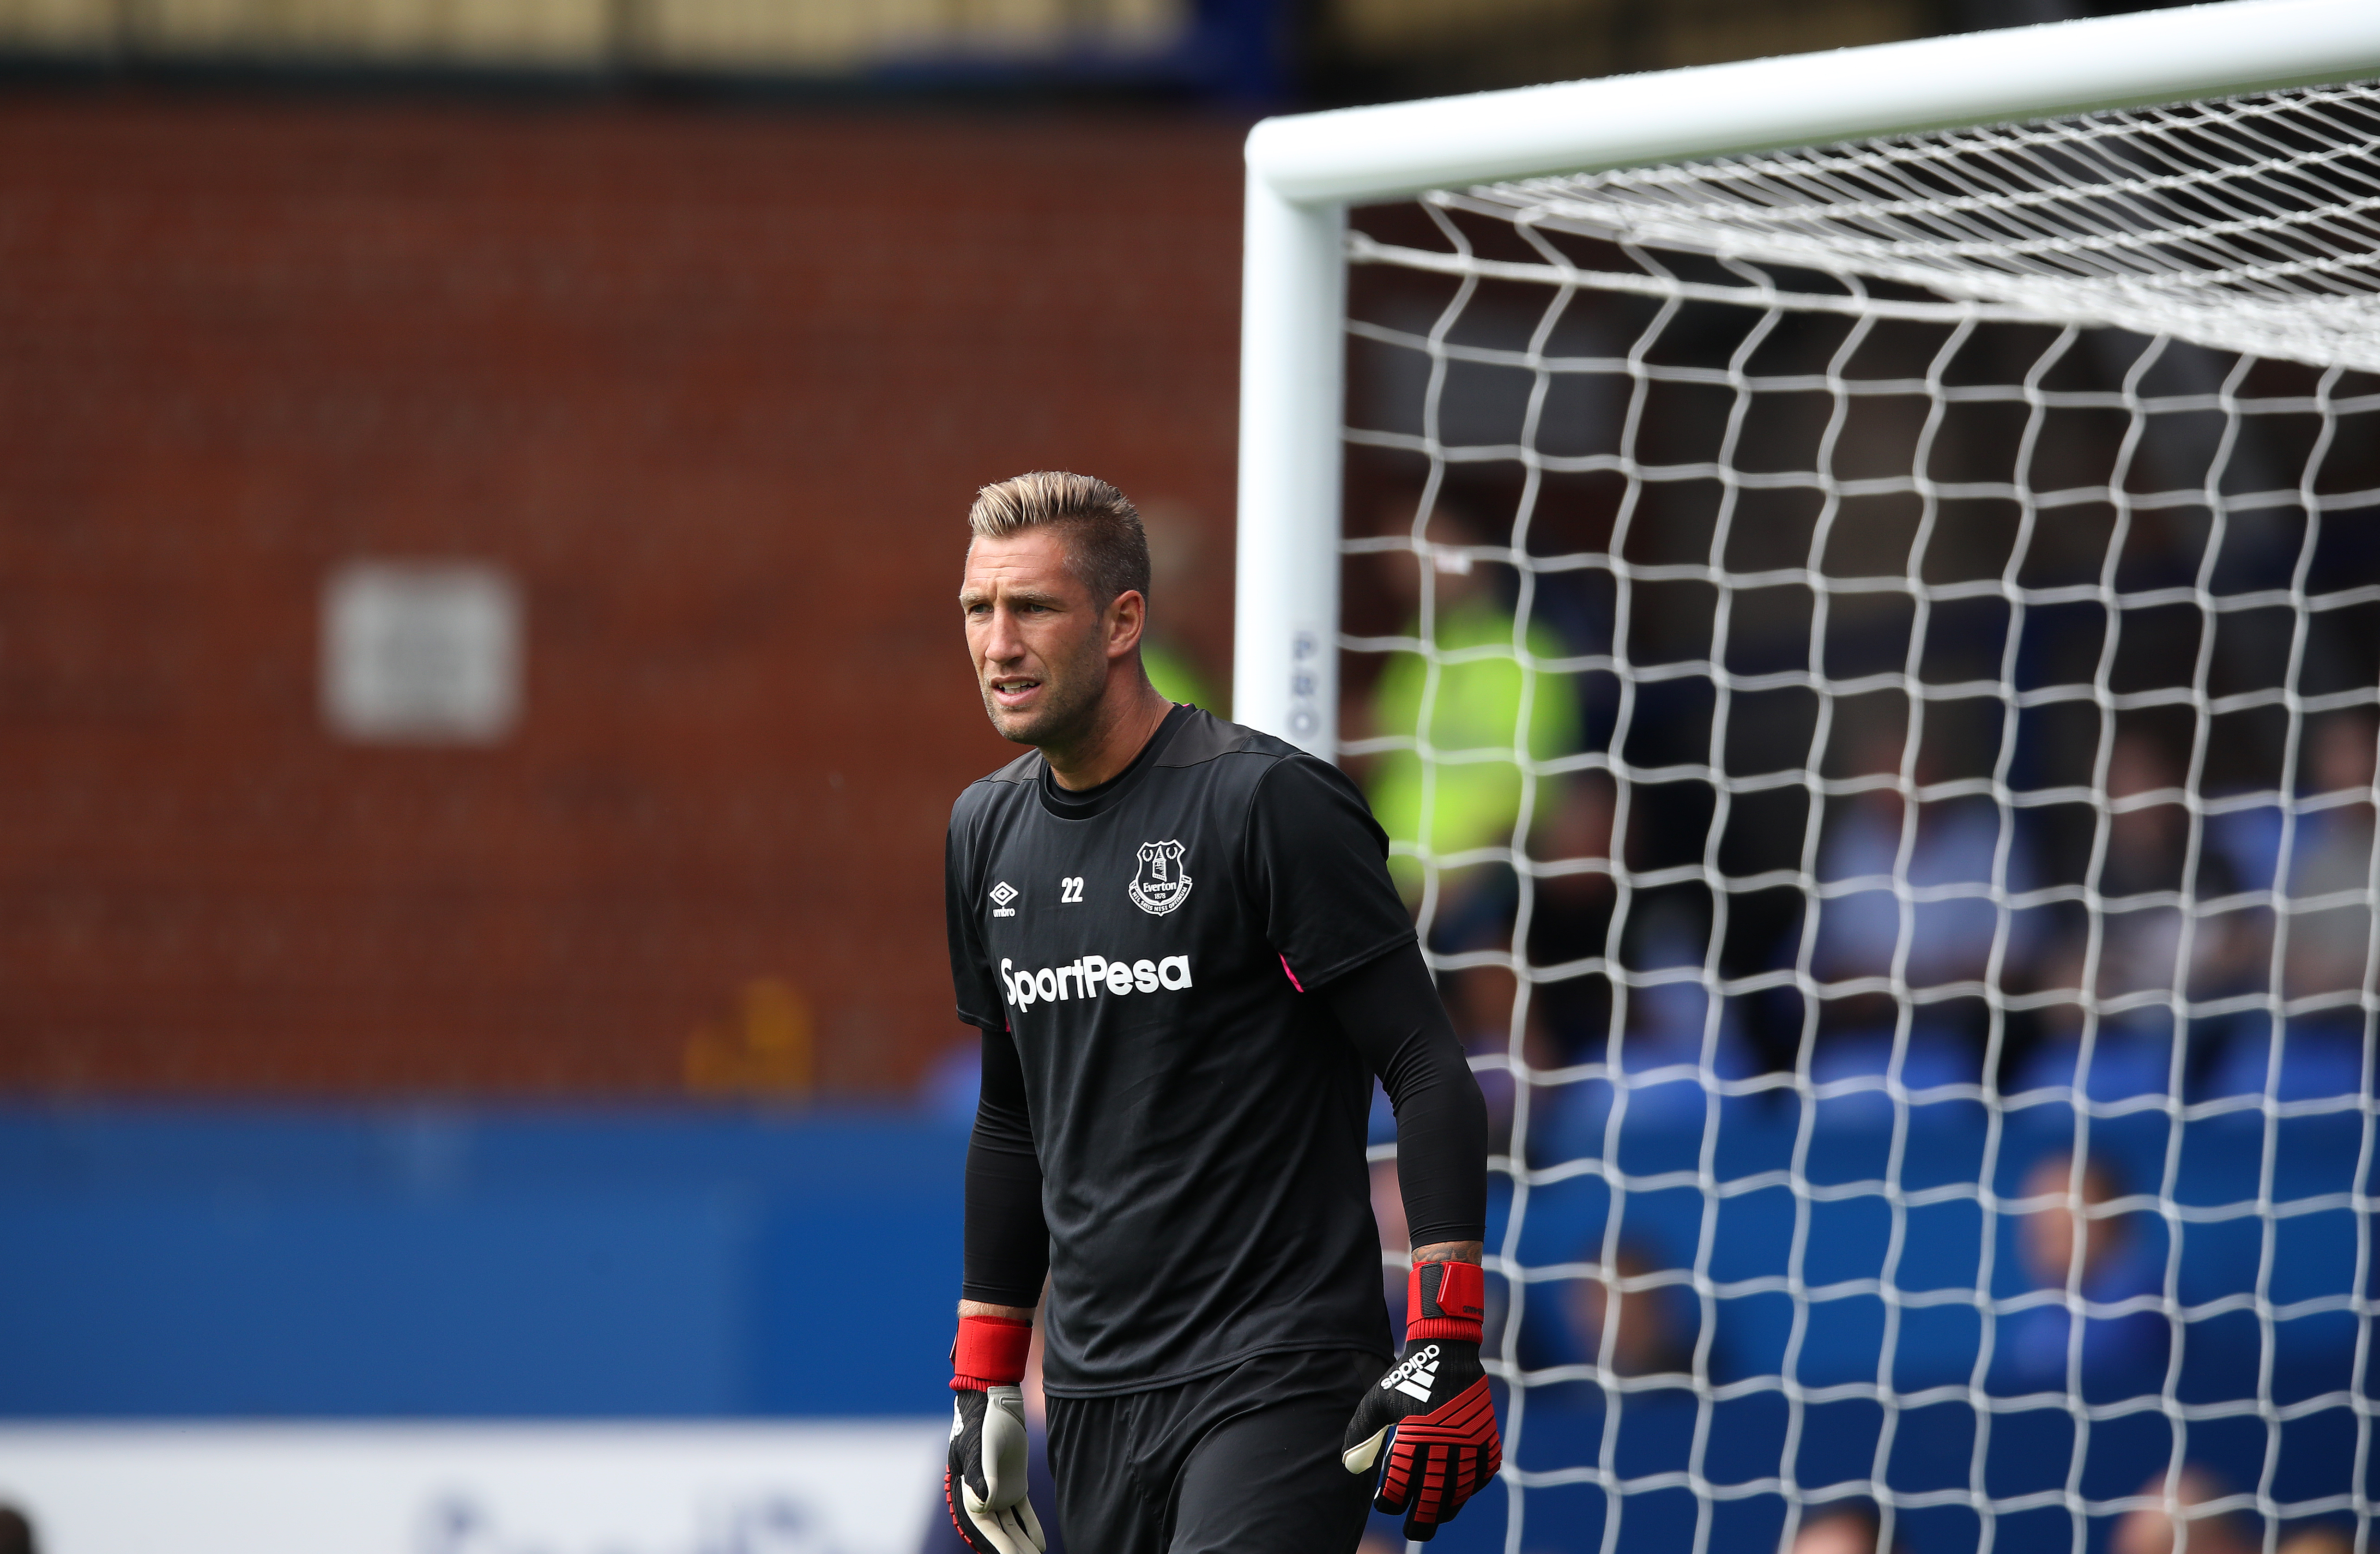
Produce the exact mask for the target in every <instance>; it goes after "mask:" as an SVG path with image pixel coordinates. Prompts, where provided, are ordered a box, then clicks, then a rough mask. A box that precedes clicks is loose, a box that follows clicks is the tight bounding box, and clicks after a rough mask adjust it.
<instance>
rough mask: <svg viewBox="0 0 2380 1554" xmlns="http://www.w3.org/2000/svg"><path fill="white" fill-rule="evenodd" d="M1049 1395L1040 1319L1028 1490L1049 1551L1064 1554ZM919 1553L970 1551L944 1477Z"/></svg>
mask: <svg viewBox="0 0 2380 1554" xmlns="http://www.w3.org/2000/svg"><path fill="white" fill-rule="evenodd" d="M1048 1418H1049V1397H1048V1395H1047V1394H1046V1393H1044V1392H1043V1391H1042V1390H1041V1322H1040V1319H1039V1318H1038V1317H1036V1318H1035V1319H1034V1323H1033V1347H1032V1348H1031V1349H1030V1350H1028V1351H1027V1352H1026V1356H1025V1433H1026V1440H1027V1442H1028V1443H1029V1445H1030V1446H1031V1449H1032V1452H1033V1455H1032V1458H1031V1460H1030V1462H1029V1463H1028V1465H1027V1468H1026V1485H1027V1487H1026V1494H1027V1495H1028V1496H1029V1497H1030V1498H1031V1499H1032V1501H1033V1514H1034V1515H1036V1516H1038V1517H1039V1518H1040V1519H1041V1531H1042V1532H1043V1533H1044V1534H1045V1535H1047V1536H1048V1537H1049V1539H1050V1547H1049V1550H1048V1554H1064V1551H1065V1547H1066V1540H1065V1536H1064V1535H1063V1534H1062V1533H1060V1532H1059V1530H1058V1488H1057V1481H1056V1480H1055V1479H1053V1478H1051V1477H1050V1431H1049V1427H1048V1424H1047V1420H1048ZM918 1547H919V1554H970V1551H969V1549H968V1548H967V1542H966V1539H965V1538H963V1537H961V1536H959V1530H958V1527H957V1526H956V1524H953V1522H952V1521H951V1514H950V1507H949V1506H948V1505H946V1504H945V1503H943V1499H942V1481H941V1477H940V1476H939V1475H937V1476H936V1478H935V1480H934V1511H933V1514H932V1515H931V1516H929V1517H928V1518H927V1521H926V1541H925V1542H924V1543H923V1544H921V1545H919V1546H918Z"/></svg>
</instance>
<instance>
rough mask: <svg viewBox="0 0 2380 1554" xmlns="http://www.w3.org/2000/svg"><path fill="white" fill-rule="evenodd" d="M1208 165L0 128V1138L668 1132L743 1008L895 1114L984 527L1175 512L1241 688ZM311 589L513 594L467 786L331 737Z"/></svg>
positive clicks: (1167, 602)
mask: <svg viewBox="0 0 2380 1554" xmlns="http://www.w3.org/2000/svg"><path fill="white" fill-rule="evenodd" d="M1241 132H1242V131H1241V128H1240V127H1238V126H1236V125H1233V124H1228V123H1222V122H1211V121H1188V120H1165V119H1153V118H1142V117H1116V118H1099V119H1084V118H1035V117H1030V116H985V115H977V116H961V115H952V116H926V115H919V116H907V117H904V116H896V115H864V114H856V113H855V114H850V115H828V114H823V113H821V114H816V115H808V114H793V113H757V112H756V113H747V114H736V113H705V112H693V111H674V110H666V109H659V108H638V107H632V106H624V105H577V106H542V107H521V108H506V107H503V106H489V105H477V106H453V105H438V104H427V103H390V102H382V103H360V104H356V103H348V104H342V103H330V102H318V103H269V102H268V103H255V102H243V101H239V100H236V99H205V98H200V99H192V100H175V99H171V98H163V99H160V98H147V97H139V96H132V97H114V96H109V95H105V94H91V95H85V96H78V95H74V94H61V95H58V96H55V97H41V96H34V97H19V98H18V99H16V100H14V101H11V102H7V103H5V104H0V747H4V748H5V751H6V760H5V767H0V773H5V774H0V795H5V799H0V1089H5V1090H7V1091H13V1092H15V1093H18V1094H23V1093H27V1092H33V1093H44V1094H70V1093H91V1092H111V1093H138V1092H158V1091H181V1092H189V1091H206V1092H218V1093H221V1092H267V1093H273V1092H277V1093H297V1094H337V1093H359V1092H379V1093H388V1092H413V1091H429V1092H442V1091H443V1092H530V1091H543V1092H577V1093H592V1092H610V1093H634V1092H648V1093H653V1092H666V1091H670V1090H674V1089H675V1088H677V1087H678V1086H679V1085H680V1082H681V1080H680V1075H681V1065H682V1062H683V1054H684V1051H685V1049H686V1042H687V1039H688V1036H689V1033H690V1032H692V1031H694V1030H695V1029H696V1028H697V1027H698V1026H701V1025H703V1024H704V1023H705V1022H712V1023H723V1022H726V1021H728V1020H729V1019H730V1016H731V1015H732V1014H733V1011H734V1009H735V1003H736V999H737V989H739V988H741V987H743V986H744V985H745V984H746V983H747V981H749V980H750V979H751V978H754V977H781V978H783V979H784V980H786V981H788V982H790V983H792V984H793V985H794V986H795V988H796V989H799V990H800V992H801V994H802V996H803V997H804V998H805V999H806V1000H807V1002H808V1003H809V1005H810V1006H811V1007H812V1008H813V1010H814V1011H815V1022H816V1028H817V1032H818V1040H819V1058H818V1063H819V1069H820V1084H821V1085H822V1087H824V1088H826V1089H827V1090H829V1091H843V1092H870V1091H873V1092H884V1091H889V1090H892V1089H896V1088H899V1087H904V1086H905V1085H907V1084H909V1083H910V1082H911V1081H912V1079H913V1077H914V1075H915V1074H917V1071H918V1069H919V1068H920V1067H921V1066H922V1065H923V1064H925V1063H926V1062H929V1060H930V1058H931V1056H932V1055H933V1054H934V1053H935V1052H937V1051H939V1050H942V1049H944V1048H945V1047H946V1046H947V1045H948V1044H949V1042H950V1041H951V1040H952V1039H953V1036H954V1034H955V1032H956V1029H957V1027H956V1026H955V1025H954V1023H953V1020H952V1018H951V1017H950V1015H949V1014H948V1009H949V1004H950V989H949V980H948V974H947V969H946V965H945V963H944V960H943V954H942V947H941V906H940V867H941V834H942V826H943V822H944V819H945V818H946V816H947V813H948V808H949V805H950V802H951V799H952V798H953V795H955V794H956V793H957V791H958V790H959V788H960V787H961V786H962V785H964V784H965V783H966V782H967V781H968V780H969V779H970V778H972V777H974V776H976V775H977V774H979V773H980V772H982V771H987V770H989V769H990V768H991V767H992V766H994V765H996V764H998V763H999V762H1001V761H1002V760H1003V759H1006V758H1007V756H1008V754H1009V753H1011V747H1007V746H1005V745H1003V744H1002V743H1001V742H1000V741H999V740H998V739H997V738H996V737H995V736H993V735H991V733H990V730H989V728H988V727H987V726H986V724H985V722H984V721H983V716H982V712H981V710H980V706H979V704H978V703H977V701H976V699H975V696H974V691H973V688H972V686H971V683H970V681H969V678H968V674H967V670H966V666H965V660H964V657H963V652H962V649H961V646H960V641H959V637H958V631H957V624H956V619H955V612H954V610H953V606H952V605H951V603H950V599H951V595H952V593H953V589H954V588H955V586H956V581H957V565H958V554H959V550H960V543H961V534H962V528H961V525H962V523H963V515H964V512H965V504H966V502H967V500H968V498H969V496H970V494H971V493H972V491H973V489H974V488H975V487H976V486H977V485H978V484H980V483H981V482H983V481H984V480H990V479H994V478H997V477H1000V476H1002V475H1006V474H1010V473H1014V471H1016V470H1019V469H1023V468H1028V467H1049V466H1063V467H1074V468H1079V469H1089V470H1094V471H1097V472H1099V473H1100V474H1103V475H1106V476H1107V477H1109V478H1110V479H1111V480H1116V481H1117V482H1119V483H1120V484H1122V485H1123V487H1124V488H1125V489H1126V490H1127V491H1129V492H1133V493H1134V494H1135V496H1137V497H1138V498H1140V500H1141V501H1142V502H1143V504H1145V505H1147V506H1151V507H1154V508H1159V509H1160V510H1163V509H1171V510H1172V516H1173V517H1174V521H1175V523H1176V525H1177V527H1185V528H1193V529H1196V530H1198V531H1199V532H1200V533H1202V534H1203V536H1204V540H1203V542H1202V544H1201V545H1200V547H1199V549H1198V552H1197V565H1196V569H1195V575H1194V576H1193V577H1191V578H1190V579H1189V580H1188V581H1187V583H1186V584H1185V586H1184V587H1183V588H1181V589H1177V590H1176V595H1177V596H1176V597H1174V598H1172V599H1164V598H1160V601H1159V611H1160V617H1163V618H1168V619H1171V620H1172V622H1174V623H1175V624H1176V625H1177V626H1178V627H1179V628H1180V630H1181V633H1182V635H1183V636H1184V637H1187V638H1188V639H1189V641H1190V643H1191V645H1192V646H1193V647H1194V649H1195V650H1196V651H1197V652H1199V653H1200V654H1201V655H1202V656H1203V658H1204V660H1205V662H1206V663H1207V665H1208V669H1209V671H1210V673H1211V674H1214V675H1215V676H1216V677H1218V678H1220V677H1221V676H1222V675H1223V674H1225V672H1226V671H1227V669H1228V642H1229V629H1228V627H1229V621H1228V611H1229V604H1228V578H1229V572H1230V558H1229V553H1228V547H1229V538H1228V529H1227V520H1228V516H1229V513H1230V504H1231V482H1232V478H1233V441H1234V439H1233V401H1234V384H1233V374H1234V370H1235V356H1236V343H1235V329H1236V310H1237V291H1238V273H1237V270H1238V249H1239V237H1238V221H1239V172H1238V141H1239V138H1240V135H1241ZM356 556H383V557H396V558H404V557H441V556H460V557H469V558H480V559H486V560H492V561H495V562H498V563H501V564H503V565H506V566H508V567H510V568H512V569H513V570H514V572H515V574H516V576H517V577H518V578H519V579H520V580H521V583H522V586H523V589H524V593H525V596H526V599H527V601H528V698H527V710H526V715H525V717H524V720H523V722H522V724H521V726H520V727H519V729H518V730H517V731H516V733H515V735H513V736H512V737H511V738H509V739H508V740H506V741H504V743H502V744H501V745H499V746H497V747H493V748H491V749H485V750H418V749H390V748H372V747H356V746H350V745H342V744H341V743H339V742H338V741H337V740H335V739H334V738H333V737H332V736H331V735H329V734H328V733H327V732H326V730H325V729H324V727H323V725H322V720H321V717H320V714H319V713H318V710H317V686H316V678H317V676H316V663H317V652H318V646H317V634H318V619H317V613H318V600H319V594H320V589H321V586H322V578H323V577H324V575H325V574H326V572H328V571H329V570H330V569H331V568H332V567H333V566H334V565H337V564H338V563H340V562H341V561H343V560H346V559H347V558H350V557H356Z"/></svg>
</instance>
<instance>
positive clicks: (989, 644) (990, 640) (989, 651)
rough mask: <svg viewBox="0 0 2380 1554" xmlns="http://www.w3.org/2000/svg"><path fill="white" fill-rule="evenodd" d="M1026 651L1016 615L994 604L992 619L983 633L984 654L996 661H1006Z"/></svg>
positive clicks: (1020, 655)
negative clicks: (1017, 625) (1017, 626)
mask: <svg viewBox="0 0 2380 1554" xmlns="http://www.w3.org/2000/svg"><path fill="white" fill-rule="evenodd" d="M1024 652H1025V639H1024V637H1022V636H1021V635H1019V633H1018V632H1017V629H1016V617H1015V615H1014V613H1011V612H1009V611H1007V610H1004V609H1002V608H1000V607H999V606H998V605H994V606H993V607H992V611H991V619H990V622H989V623H987V624H986V625H985V627H984V634H983V656H984V657H985V658H987V659H989V660H991V661H992V662H996V663H1005V662H1008V661H1009V660H1011V659H1014V658H1019V657H1022V656H1023V655H1024Z"/></svg>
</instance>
